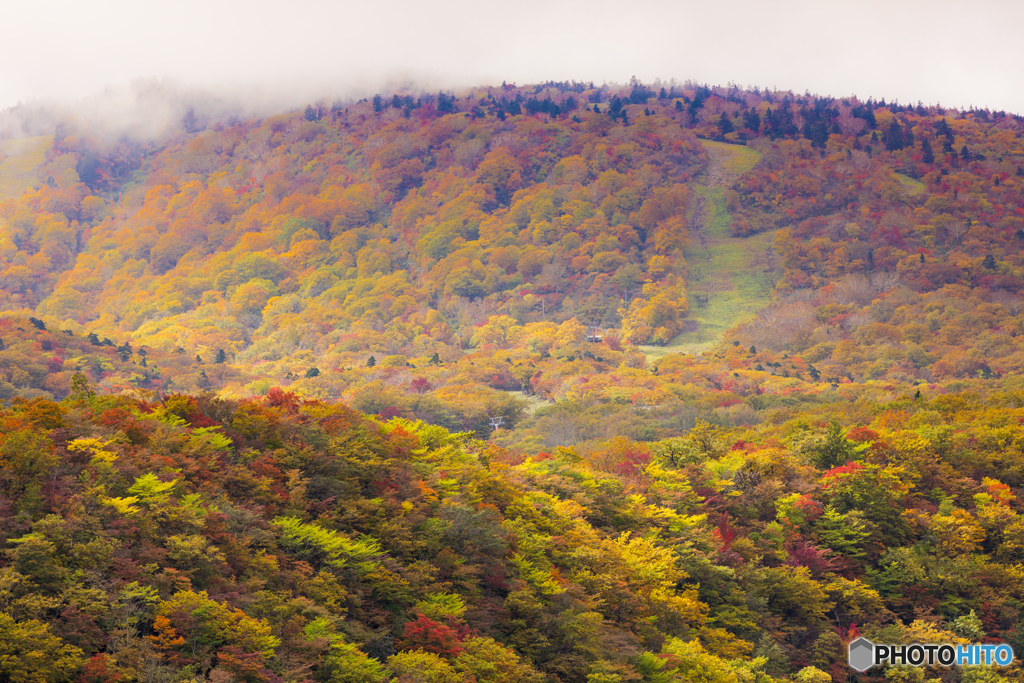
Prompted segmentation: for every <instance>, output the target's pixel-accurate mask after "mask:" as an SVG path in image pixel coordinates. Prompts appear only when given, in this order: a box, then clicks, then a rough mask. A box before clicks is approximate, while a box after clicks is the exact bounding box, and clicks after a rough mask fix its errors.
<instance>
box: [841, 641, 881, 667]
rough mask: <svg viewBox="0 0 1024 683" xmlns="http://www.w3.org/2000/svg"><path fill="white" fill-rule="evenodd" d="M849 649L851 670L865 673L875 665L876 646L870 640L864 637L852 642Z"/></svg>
mask: <svg viewBox="0 0 1024 683" xmlns="http://www.w3.org/2000/svg"><path fill="white" fill-rule="evenodd" d="M849 648H850V649H849V651H848V653H849V654H848V659H849V662H850V668H851V669H853V670H854V671H860V672H864V671H867V670H868V669H870V668H871V667H872V666H873V665H874V663H875V644H874V643H872V642H871V641H870V640H868V639H867V638H864V637H863V636H862V637H860V638H858V639H857V640H854V641H853V642H851V643H850V645H849Z"/></svg>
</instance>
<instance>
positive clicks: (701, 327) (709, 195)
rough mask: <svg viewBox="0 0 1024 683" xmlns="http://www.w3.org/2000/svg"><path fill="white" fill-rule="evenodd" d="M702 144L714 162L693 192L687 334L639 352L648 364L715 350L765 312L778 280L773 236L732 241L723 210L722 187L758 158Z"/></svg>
mask: <svg viewBox="0 0 1024 683" xmlns="http://www.w3.org/2000/svg"><path fill="white" fill-rule="evenodd" d="M701 143H702V144H703V145H704V147H705V148H706V149H707V150H708V153H709V154H711V156H712V158H713V160H712V162H711V165H710V168H709V170H708V172H707V174H706V175H705V177H704V178H703V183H702V184H701V185H698V186H697V187H696V188H694V189H695V191H696V194H697V197H698V200H697V201H696V202H695V204H696V206H695V208H694V210H693V211H694V215H693V216H692V218H691V230H690V232H691V239H692V241H691V243H690V247H689V248H688V249H687V250H686V261H687V265H688V266H689V269H690V278H689V282H688V283H687V287H688V292H689V297H690V313H689V316H688V317H687V319H688V321H689V324H688V325H687V329H686V330H685V331H684V332H683V333H682V334H680V335H679V336H678V337H676V338H675V339H673V340H672V343H671V344H669V345H668V346H643V347H641V348H642V349H643V351H644V352H645V353H646V354H647V355H648V356H650V357H652V358H658V357H661V356H664V355H667V354H670V353H680V352H685V353H701V352H703V351H705V350H707V349H708V348H710V347H712V346H714V344H716V343H717V342H718V341H719V340H720V339H721V338H722V335H723V334H724V333H725V331H726V330H728V329H730V328H732V327H734V326H736V325H737V324H739V323H741V322H743V321H744V320H746V319H748V318H750V317H751V316H752V315H754V314H755V313H756V312H757V311H759V310H760V309H762V308H763V307H765V306H767V305H768V303H769V301H770V299H771V293H772V288H773V287H774V286H775V278H776V275H775V273H774V272H771V269H770V268H769V264H770V263H771V260H770V258H769V249H770V248H771V245H772V239H773V237H774V234H772V233H762V234H760V235H755V236H753V237H732V236H731V235H730V234H729V221H730V218H731V217H730V215H729V212H728V210H727V209H726V201H725V191H726V187H727V186H728V185H729V184H730V183H731V182H732V180H734V179H735V178H736V177H737V176H740V175H742V174H743V173H746V172H747V171H749V170H750V169H751V168H753V167H754V164H756V163H757V161H758V159H759V158H760V155H759V154H758V153H757V152H756V151H754V150H753V149H750V148H749V147H740V146H737V145H728V144H724V143H720V142H712V141H710V140H701Z"/></svg>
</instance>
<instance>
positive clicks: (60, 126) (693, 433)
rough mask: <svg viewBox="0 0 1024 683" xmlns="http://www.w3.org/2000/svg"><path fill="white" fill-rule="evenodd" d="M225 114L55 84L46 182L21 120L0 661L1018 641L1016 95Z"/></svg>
mask: <svg viewBox="0 0 1024 683" xmlns="http://www.w3.org/2000/svg"><path fill="white" fill-rule="evenodd" d="M206 111H207V110H205V109H204V108H203V107H201V106H196V107H193V108H189V109H187V110H185V111H184V112H183V115H182V117H181V120H180V121H179V122H178V124H177V126H176V127H175V128H174V129H173V130H169V131H165V132H164V133H163V134H161V135H153V134H151V131H142V130H132V129H126V130H121V131H119V132H118V133H117V134H113V135H112V134H111V133H110V132H109V129H100V128H96V127H94V126H92V125H91V124H90V123H89V122H87V121H83V120H78V119H76V118H74V117H70V118H67V119H64V120H61V121H60V122H59V123H57V124H56V126H55V128H54V129H53V135H52V136H47V137H35V138H32V140H35V141H37V142H38V143H39V144H38V148H39V150H40V153H39V158H38V159H36V160H35V161H33V162H32V163H33V164H34V166H32V169H33V170H32V173H31V176H32V178H33V180H32V182H30V183H29V184H28V189H26V190H25V191H21V189H22V188H20V187H19V189H18V190H17V191H16V192H15V191H7V190H6V189H5V188H9V187H12V186H13V181H12V178H14V171H12V170H11V169H13V168H15V166H17V168H18V173H22V174H23V173H24V169H25V168H26V167H27V165H30V164H29V161H28V157H27V156H25V153H24V152H23V151H19V150H22V149H23V148H21V147H19V148H17V149H15V148H13V147H10V148H4V149H6V150H7V151H5V152H0V311H2V312H0V401H2V404H0V425H2V426H0V478H2V480H3V486H0V680H11V681H14V682H16V683H22V682H26V683H28V682H36V681H40V682H42V681H46V682H53V683H59V682H63V681H75V682H76V683H106V682H109V683H117V682H122V681H123V682H124V683H130V682H133V681H140V682H143V681H145V682H154V683H157V682H158V683H164V682H167V683H170V682H172V681H181V682H185V681H202V680H208V681H213V682H215V683H231V682H233V681H239V682H242V681H244V682H247V683H249V682H256V681H265V682H268V683H269V682H274V683H276V682H280V683H286V682H287V683H292V682H295V683H298V682H305V681H309V682H316V683H342V682H349V681H352V682H371V681H385V680H392V679H394V680H397V681H403V682H404V681H408V682H416V681H441V682H448V681H452V682H462V683H472V682H474V681H475V682H477V683H489V682H495V683H498V682H502V683H504V682H512V681H537V682H538V683H540V682H542V681H550V682H552V683H554V682H556V681H563V682H566V683H570V682H571V683H577V682H579V683H584V682H586V683H614V682H616V681H647V682H650V683H668V682H671V681H692V680H702V681H708V682H709V683H734V682H737V681H738V682H740V683H771V681H773V680H778V681H785V680H793V681H799V682H801V683H828V681H829V680H834V681H846V680H849V678H850V676H851V674H852V672H851V670H850V669H849V667H848V666H847V664H846V643H848V642H849V641H850V640H852V639H854V638H856V637H858V635H865V636H867V637H869V638H871V639H873V640H875V641H876V642H893V643H904V642H905V643H913V642H922V643H926V642H956V643H966V642H983V643H997V642H999V643H1001V642H1006V643H1010V644H1011V645H1013V646H1014V647H1015V649H1016V651H1017V652H1020V653H1024V521H1021V520H1022V519H1024V517H1022V516H1021V515H1022V513H1024V506H1022V505H1021V498H1022V496H1024V431H1022V429H1021V426H1020V425H1021V424H1022V423H1024V379H1022V371H1024V335H1022V332H1024V317H1022V313H1024V119H1022V118H1021V117H1020V116H1015V115H1011V114H1007V113H1005V112H991V111H987V110H971V111H960V110H953V109H943V108H939V107H935V106H924V105H923V104H920V103H919V104H916V105H913V106H909V105H901V104H897V103H886V102H884V101H882V102H878V101H874V100H867V101H862V100H859V99H857V98H855V97H849V98H845V99H835V98H830V97H819V96H813V95H810V94H804V95H797V94H794V93H792V92H775V91H768V90H757V89H743V88H739V87H737V86H734V85H729V86H725V87H709V86H706V85H701V84H696V83H689V82H688V83H684V84H680V83H676V82H672V83H664V84H662V83H655V84H648V85H645V84H643V83H640V82H638V81H635V80H634V81H633V82H631V83H629V84H627V85H625V86H609V85H607V84H605V85H601V86H595V85H594V84H592V83H577V82H572V83H553V82H552V83H545V84H540V85H536V86H527V87H517V86H513V85H507V84H503V85H502V86H500V87H485V88H484V87H481V88H474V89H472V90H467V91H463V92H457V93H451V92H440V93H436V92H435V93H424V92H398V93H381V94H379V95H376V96H374V97H368V98H366V99H365V100H362V101H346V100H338V101H329V100H328V101H323V102H314V103H310V104H309V105H308V106H305V107H304V108H303V109H298V110H295V111H292V112H288V113H284V114H279V115H275V116H271V117H266V118H248V117H243V116H213V115H207V114H206V113H205V112H206ZM39 116H43V115H42V114H40V115H39ZM43 118H45V117H43ZM43 118H41V119H40V121H43ZM46 122H49V119H46ZM36 127H37V128H39V127H45V126H43V123H39V125H38V126H36ZM35 132H38V131H35ZM24 149H27V147H25V148H24ZM19 155H21V156H19ZM19 177H21V176H19ZM862 677H863V678H868V679H873V680H881V679H885V680H887V681H892V683H923V682H924V681H925V680H926V679H927V680H933V679H941V680H943V681H945V682H946V683H960V682H961V681H965V682H967V683H998V681H1002V680H1004V679H1006V680H1021V677H1022V674H1021V668H1020V666H1019V664H1015V665H1014V666H1012V667H1010V668H1008V669H998V670H993V669H989V668H986V667H965V668H963V669H943V668H941V667H935V668H934V669H933V668H926V669H919V668H913V667H889V668H885V669H872V670H870V671H869V672H867V674H864V675H863V676H862Z"/></svg>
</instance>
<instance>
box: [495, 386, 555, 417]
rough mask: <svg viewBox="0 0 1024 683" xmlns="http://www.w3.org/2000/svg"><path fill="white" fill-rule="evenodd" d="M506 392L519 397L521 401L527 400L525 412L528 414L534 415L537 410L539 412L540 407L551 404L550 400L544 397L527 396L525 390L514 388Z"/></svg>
mask: <svg viewBox="0 0 1024 683" xmlns="http://www.w3.org/2000/svg"><path fill="white" fill-rule="evenodd" d="M505 393H506V394H508V395H509V396H512V397H514V398H518V399H519V400H521V401H526V408H525V409H524V411H523V412H525V413H526V414H527V415H533V414H534V413H535V412H537V409H538V408H543V407H544V406H546V405H549V403H548V401H545V400H544V399H542V398H540V397H538V396H536V395H532V396H527V395H526V394H524V393H523V392H521V391H516V390H514V389H513V390H506V391H505Z"/></svg>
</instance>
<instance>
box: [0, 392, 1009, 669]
mask: <svg viewBox="0 0 1024 683" xmlns="http://www.w3.org/2000/svg"><path fill="white" fill-rule="evenodd" d="M76 377H77V378H76V380H75V382H74V390H73V393H72V395H71V396H70V397H69V398H67V399H65V400H64V401H63V402H61V403H53V402H51V401H49V400H47V399H33V400H24V399H16V400H15V401H14V403H13V405H12V406H11V408H9V409H7V410H4V411H2V412H0V423H2V425H3V427H2V430H0V433H2V436H0V458H2V460H0V462H2V465H3V467H2V469H0V476H2V478H3V487H2V491H3V494H2V497H0V504H2V506H3V507H2V509H3V511H4V514H3V515H2V516H0V540H2V541H3V542H4V547H5V550H4V559H3V562H2V565H0V654H2V655H3V656H2V657H0V675H2V676H3V677H4V679H5V680H11V681H43V680H49V681H62V680H71V679H75V680H77V681H90V682H91V681H122V680H125V681H127V680H145V681H186V680H210V681H306V680H309V681H324V682H332V681H365V682H371V681H382V680H385V679H387V678H389V677H391V676H395V677H397V680H401V681H453V682H454V681H480V682H484V681H501V682H512V681H544V680H550V681H556V680H557V681H581V682H582V681H590V682H593V681H608V682H611V681H652V682H653V681H658V682H669V681H690V680H694V678H699V679H700V680H707V681H713V682H719V681H721V682H722V683H725V682H727V681H737V680H739V681H761V682H762V683H765V682H768V681H772V680H789V679H792V680H797V681H805V682H816V683H825V682H827V681H828V680H829V677H830V676H831V678H832V680H846V679H847V678H848V675H849V673H848V672H849V669H848V668H847V666H846V660H845V657H846V653H845V645H844V643H845V642H846V641H848V640H850V639H852V638H853V637H855V636H856V635H857V634H864V635H867V636H868V637H870V638H873V639H875V641H876V642H977V641H985V642H1010V643H1012V644H1013V645H1014V647H1015V648H1017V650H1018V651H1020V650H1021V648H1022V647H1024V619H1022V614H1021V609H1020V606H1021V600H1022V598H1024V595H1022V590H1024V572H1022V569H1021V562H1022V561H1024V522H1022V521H1021V520H1022V515H1021V505H1020V500H1019V497H1018V495H1017V492H1019V491H1020V487H1021V484H1022V482H1024V479H1022V477H1024V470H1022V461H1021V457H1020V448H1021V434H1020V428H1019V425H1020V423H1021V421H1022V420H1024V408H1022V407H1021V405H1022V402H1021V393H1020V390H1019V389H1018V390H1015V391H1012V392H1004V393H998V394H993V395H991V396H988V397H987V398H985V399H981V398H979V397H978V396H977V395H966V394H959V395H953V394H950V395H943V396H937V397H935V398H934V399H931V400H929V399H927V398H926V397H921V398H918V399H913V398H910V397H908V398H905V399H901V400H896V401H890V402H888V403H885V404H879V403H875V402H872V401H870V400H864V399H862V400H858V401H855V402H853V403H844V404H841V405H839V406H833V407H830V408H822V409H818V410H811V411H806V412H803V413H799V414H794V415H792V416H788V415H787V413H786V411H776V412H775V413H773V415H772V417H771V419H769V420H768V421H767V422H766V423H765V424H764V425H762V426H760V427H757V428H732V429H724V428H716V427H714V426H712V425H709V424H707V423H704V422H701V423H699V424H697V425H696V426H695V427H694V428H693V429H692V430H690V431H689V432H688V434H687V435H686V436H684V437H681V438H675V439H668V440H663V441H658V442H654V443H650V444H642V443H636V442H631V441H629V440H627V439H622V438H620V439H618V440H615V441H613V442H611V443H610V444H608V445H606V446H605V447H601V448H598V447H586V448H558V449H556V450H555V451H554V452H553V453H542V454H541V455H539V456H537V457H534V458H529V459H523V458H522V456H517V455H515V454H514V452H512V451H508V450H505V449H503V448H500V447H498V446H495V445H493V444H489V443H487V442H484V441H479V440H476V439H475V438H473V437H472V435H470V434H465V433H462V434H457V433H456V434H453V433H449V432H447V431H445V430H443V429H441V428H439V427H432V426H428V425H426V424H424V423H421V422H410V421H408V420H404V419H401V418H394V419H391V420H388V421H381V420H379V419H375V418H372V417H366V416H363V415H360V414H358V413H357V412H355V411H353V410H351V409H350V408H347V407H345V406H343V405H341V404H338V403H334V404H328V403H323V402H319V401H312V400H303V399H300V398H299V397H297V396H295V395H294V394H291V393H286V392H283V391H281V390H279V389H273V390H271V391H270V392H269V394H268V396H267V397H266V398H262V399H248V400H243V401H236V400H224V399H218V398H215V397H213V396H212V395H209V394H207V395H202V396H198V397H190V396H186V395H181V394H176V395H168V396H166V397H165V398H163V399H162V400H155V401H153V400H140V399H135V398H130V397H128V396H112V395H98V394H96V393H95V392H94V390H93V388H92V387H91V386H90V385H89V384H88V382H87V381H85V379H84V377H82V376H81V375H78V376H76ZM1018 384H1019V382H1018ZM839 418H841V419H843V420H846V421H851V422H853V423H854V424H855V425H856V426H855V427H853V428H846V427H843V426H842V425H841V424H840V422H838V421H837V420H838V419H839ZM923 673H924V672H923V671H922V670H921V669H908V668H903V669H893V670H889V671H888V672H887V673H886V676H885V678H887V679H890V680H916V681H922V680H924V678H923V676H922V675H921V674H923ZM939 673H940V672H939V671H934V672H931V671H930V672H928V675H929V676H931V675H936V676H938V675H939ZM1002 673H1006V674H1007V675H1009V676H1010V677H1011V678H1017V677H1019V668H1016V669H1013V670H1012V671H1010V672H1002ZM955 676H956V678H957V680H965V681H986V682H996V681H1000V680H1002V678H1001V677H1000V676H999V675H996V674H995V672H992V671H986V670H983V668H978V667H973V668H972V667H968V668H967V669H966V670H965V671H963V672H959V673H956V674H955ZM945 677H947V678H948V677H949V674H948V672H947V674H946V676H945Z"/></svg>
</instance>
